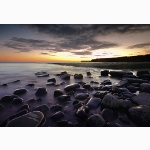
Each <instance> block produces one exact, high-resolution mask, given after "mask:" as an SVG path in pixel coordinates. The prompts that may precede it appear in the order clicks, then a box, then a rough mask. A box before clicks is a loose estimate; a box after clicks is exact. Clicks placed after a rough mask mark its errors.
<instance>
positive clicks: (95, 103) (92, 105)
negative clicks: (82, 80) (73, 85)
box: [86, 98, 101, 109]
mask: <svg viewBox="0 0 150 150" xmlns="http://www.w3.org/2000/svg"><path fill="white" fill-rule="evenodd" d="M100 102H101V99H100V98H90V99H89V101H88V102H87V104H86V105H87V106H88V107H89V108H90V109H95V108H97V107H98V106H99V105H100Z"/></svg>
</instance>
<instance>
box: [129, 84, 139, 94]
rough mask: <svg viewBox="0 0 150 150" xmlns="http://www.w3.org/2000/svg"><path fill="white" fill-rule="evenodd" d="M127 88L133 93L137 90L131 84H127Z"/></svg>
mask: <svg viewBox="0 0 150 150" xmlns="http://www.w3.org/2000/svg"><path fill="white" fill-rule="evenodd" d="M127 89H128V90H129V91H130V92H132V93H135V92H136V91H137V89H136V88H135V87H134V86H132V85H130V86H127Z"/></svg>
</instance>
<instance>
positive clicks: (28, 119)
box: [7, 111, 44, 127]
mask: <svg viewBox="0 0 150 150" xmlns="http://www.w3.org/2000/svg"><path fill="white" fill-rule="evenodd" d="M43 121H44V115H43V113H42V112H40V111H34V112H30V113H27V114H25V115H22V116H20V117H17V118H15V119H13V120H11V121H9V122H8V124H7V127H38V126H41V125H42V124H43Z"/></svg>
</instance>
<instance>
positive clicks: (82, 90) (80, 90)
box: [75, 88, 87, 93]
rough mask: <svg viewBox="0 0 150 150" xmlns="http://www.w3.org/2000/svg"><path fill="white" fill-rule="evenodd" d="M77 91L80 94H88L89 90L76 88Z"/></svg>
mask: <svg viewBox="0 0 150 150" xmlns="http://www.w3.org/2000/svg"><path fill="white" fill-rule="evenodd" d="M75 91H76V92H80V93H86V92H87V89H85V88H76V89H75Z"/></svg>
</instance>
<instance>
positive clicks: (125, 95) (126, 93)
mask: <svg viewBox="0 0 150 150" xmlns="http://www.w3.org/2000/svg"><path fill="white" fill-rule="evenodd" d="M121 94H122V95H123V96H124V97H125V98H132V97H134V96H135V94H133V93H131V92H122V93H121Z"/></svg>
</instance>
